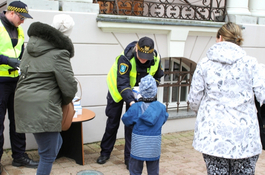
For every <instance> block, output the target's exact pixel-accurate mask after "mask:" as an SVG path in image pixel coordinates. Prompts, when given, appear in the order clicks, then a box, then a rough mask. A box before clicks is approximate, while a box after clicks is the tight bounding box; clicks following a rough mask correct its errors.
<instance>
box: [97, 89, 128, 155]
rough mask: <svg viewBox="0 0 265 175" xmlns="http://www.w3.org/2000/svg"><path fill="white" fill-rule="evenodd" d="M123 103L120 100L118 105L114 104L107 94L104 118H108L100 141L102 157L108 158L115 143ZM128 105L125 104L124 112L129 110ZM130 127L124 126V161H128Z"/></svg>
mask: <svg viewBox="0 0 265 175" xmlns="http://www.w3.org/2000/svg"><path fill="white" fill-rule="evenodd" d="M123 103H124V101H123V100H121V101H120V102H119V103H116V102H115V101H114V100H113V98H112V97H111V95H110V93H109V92H108V95H107V107H106V110H105V113H106V116H108V119H107V123H106V129H105V133H104V135H103V138H102V140H101V144H100V147H101V152H100V154H101V155H103V156H110V154H111V152H112V150H113V147H114V144H115V141H116V137H117V131H118V129H119V126H120V121H121V113H122V107H123ZM129 107H130V105H129V104H126V111H127V110H128V109H129ZM132 128H133V127H132V126H131V127H127V126H124V130H125V151H124V160H129V159H130V152H131V137H132Z"/></svg>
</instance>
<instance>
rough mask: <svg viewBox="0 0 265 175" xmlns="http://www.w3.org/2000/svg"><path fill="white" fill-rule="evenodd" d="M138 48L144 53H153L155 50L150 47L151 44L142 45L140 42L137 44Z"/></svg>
mask: <svg viewBox="0 0 265 175" xmlns="http://www.w3.org/2000/svg"><path fill="white" fill-rule="evenodd" d="M137 49H138V50H139V51H140V52H143V53H153V52H154V49H151V50H150V47H149V46H144V47H140V46H139V45H138V44H137Z"/></svg>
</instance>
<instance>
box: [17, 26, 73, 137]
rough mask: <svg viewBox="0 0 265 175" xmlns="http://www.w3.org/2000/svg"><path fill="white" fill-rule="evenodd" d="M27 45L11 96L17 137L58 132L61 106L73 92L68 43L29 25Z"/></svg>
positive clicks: (47, 28) (48, 28)
mask: <svg viewBox="0 0 265 175" xmlns="http://www.w3.org/2000/svg"><path fill="white" fill-rule="evenodd" d="M28 35H29V37H30V38H29V42H28V44H27V47H26V50H25V52H24V54H23V57H22V61H21V64H20V69H21V75H20V78H19V81H18V84H17V89H16V92H15V102H14V108H15V122H16V123H15V124H16V131H17V132H18V133H40V132H60V131H61V121H62V108H61V105H62V104H68V103H70V102H71V101H72V99H73V98H74V96H75V94H76V92H77V82H76V81H75V78H74V74H73V70H72V67H71V63H70V58H72V57H73V56H74V46H73V44H72V41H71V40H70V39H69V38H68V37H67V36H65V35H64V34H63V33H61V32H60V31H58V30H57V29H55V28H53V27H52V26H50V25H47V24H43V23H40V22H35V23H32V24H31V26H30V27H29V29H28Z"/></svg>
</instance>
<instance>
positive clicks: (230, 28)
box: [216, 22, 244, 46]
mask: <svg viewBox="0 0 265 175" xmlns="http://www.w3.org/2000/svg"><path fill="white" fill-rule="evenodd" d="M220 35H221V36H222V38H223V40H224V41H228V42H232V43H235V44H237V45H239V46H241V45H242V44H243V40H244V39H243V38H242V31H241V28H240V27H239V26H238V25H237V24H235V23H232V22H228V23H226V24H224V25H223V26H222V27H221V28H220V29H219V30H218V32H217V35H216V38H218V39H219V38H220Z"/></svg>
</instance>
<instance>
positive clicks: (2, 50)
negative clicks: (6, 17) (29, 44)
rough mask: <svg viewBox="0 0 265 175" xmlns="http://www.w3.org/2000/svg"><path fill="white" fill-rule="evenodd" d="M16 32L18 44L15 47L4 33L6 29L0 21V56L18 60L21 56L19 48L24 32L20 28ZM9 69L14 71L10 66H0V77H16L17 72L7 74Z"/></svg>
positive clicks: (22, 41) (6, 33)
mask: <svg viewBox="0 0 265 175" xmlns="http://www.w3.org/2000/svg"><path fill="white" fill-rule="evenodd" d="M17 31H18V42H17V45H16V46H15V47H13V45H12V41H11V39H10V36H9V34H8V32H7V31H6V28H5V27H4V25H3V24H2V22H1V20H0V38H1V42H0V54H1V55H5V56H8V57H12V58H18V57H19V55H20V54H21V47H22V45H23V43H24V32H23V29H22V27H21V26H19V27H18V28H17ZM9 69H14V68H12V67H11V66H9V65H7V64H1V65H0V77H17V76H18V71H17V70H16V71H11V72H9V71H8V70H9Z"/></svg>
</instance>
